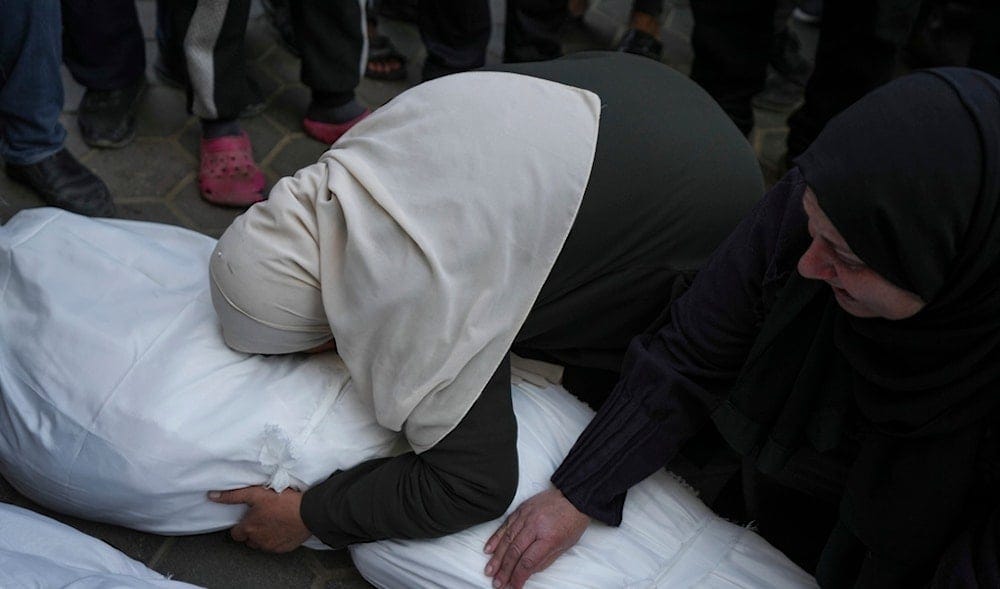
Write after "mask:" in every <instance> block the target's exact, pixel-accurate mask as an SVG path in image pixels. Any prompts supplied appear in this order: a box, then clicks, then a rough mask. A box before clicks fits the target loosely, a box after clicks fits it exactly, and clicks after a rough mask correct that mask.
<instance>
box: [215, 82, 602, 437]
mask: <svg viewBox="0 0 1000 589" xmlns="http://www.w3.org/2000/svg"><path fill="white" fill-rule="evenodd" d="M599 113H600V101H599V99H598V97H597V96H596V95H595V94H593V93H591V92H588V91H585V90H580V89H577V88H572V87H569V86H564V85H562V84H557V83H554V82H549V81H545V80H539V79H537V78H532V77H528V76H522V75H518V74H509V73H500V72H472V73H465V74H456V75H452V76H447V77H445V78H441V79H438V80H435V81H432V82H428V83H425V84H422V85H420V86H417V87H415V88H413V89H411V90H408V91H407V92H404V93H403V94H401V95H400V96H398V97H397V98H396V99H395V100H393V101H392V102H390V103H389V104H387V105H386V106H384V107H382V108H380V109H379V110H378V111H377V112H375V113H374V114H373V115H372V116H370V117H368V118H367V119H366V120H364V121H362V122H361V123H359V124H358V125H357V126H355V128H354V129H352V130H351V132H350V133H348V134H347V135H345V136H344V137H343V138H341V140H340V141H338V142H337V143H336V144H335V145H334V146H333V147H332V148H331V149H330V150H329V151H328V152H326V153H325V154H323V156H322V157H321V158H320V161H319V162H318V163H316V164H313V165H312V166H309V167H307V168H304V169H302V170H300V171H299V172H298V173H297V174H296V175H295V176H294V177H293V178H284V179H282V180H281V181H280V182H279V183H278V184H277V185H276V186H275V187H274V189H273V190H272V191H271V194H270V197H269V200H268V201H266V202H263V203H259V204H257V205H255V206H253V207H252V208H251V209H250V210H249V211H247V213H246V214H244V215H242V216H240V217H239V218H237V219H236V221H234V222H233V225H232V226H231V227H230V228H229V229H227V230H226V232H225V234H224V235H223V236H222V238H221V239H220V240H219V244H218V247H216V250H215V253H214V254H213V256H212V262H211V265H210V271H211V279H212V285H213V288H212V291H213V302H214V303H215V306H216V309H217V310H218V312H219V317H220V319H221V320H222V328H223V334H224V336H225V338H226V341H227V342H228V343H229V344H230V345H231V346H232V347H234V348H236V349H238V350H243V351H248V352H263V353H282V352H291V351H297V350H304V349H308V348H311V347H315V346H316V345H319V344H321V343H323V342H325V341H327V340H329V339H330V337H331V334H332V336H333V337H334V338H335V339H336V342H337V348H338V351H339V353H340V355H341V357H342V358H343V360H344V362H345V363H346V365H347V367H348V370H349V372H350V374H351V377H352V379H353V381H354V387H355V389H356V390H357V391H359V392H360V393H361V394H362V395H365V396H368V397H370V398H371V401H372V404H373V406H374V408H375V415H376V418H377V419H378V422H379V423H380V424H382V425H383V426H385V427H387V428H390V429H393V430H397V431H399V430H401V429H403V428H404V427H405V432H406V435H407V438H408V440H409V441H410V444H411V446H413V448H414V449H415V450H416V451H418V452H421V451H423V450H426V449H427V448H430V447H431V446H433V445H434V444H435V443H437V442H438V441H439V440H440V439H441V438H443V437H444V436H445V435H446V434H447V433H448V432H450V431H451V430H452V429H453V428H454V427H455V425H456V424H458V422H459V421H461V419H462V417H464V416H465V413H466V412H467V411H468V410H469V408H470V407H471V406H472V404H473V403H474V402H475V400H476V399H477V398H478V396H479V394H480V392H481V391H482V389H483V387H484V386H485V385H486V382H487V381H488V380H489V378H490V377H491V376H492V374H493V372H494V371H495V370H496V367H497V366H498V365H499V364H500V361H501V360H502V359H503V357H504V354H506V352H507V350H508V349H509V347H510V345H511V343H512V341H513V339H514V336H515V335H516V333H517V331H518V330H519V329H520V327H521V325H522V323H523V322H524V320H525V318H526V317H527V314H528V311H529V310H530V309H531V306H532V304H533V303H534V300H535V297H536V296H537V295H538V292H539V290H540V289H541V287H542V284H543V283H544V282H545V279H546V278H547V277H548V273H549V270H550V269H551V268H552V265H553V263H554V262H555V259H556V256H557V255H558V254H559V251H560V249H561V248H562V244H563V242H564V241H565V239H566V236H567V235H568V233H569V230H570V227H571V226H572V224H573V220H574V218H575V216H576V211H577V209H578V208H579V206H580V201H581V199H582V197H583V192H584V190H585V189H586V186H587V181H588V179H589V176H590V167H591V164H592V163H593V157H594V148H595V146H596V143H597V128H598V118H599Z"/></svg>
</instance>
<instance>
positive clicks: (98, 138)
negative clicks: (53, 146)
mask: <svg viewBox="0 0 1000 589" xmlns="http://www.w3.org/2000/svg"><path fill="white" fill-rule="evenodd" d="M145 89H146V76H145V75H142V76H139V78H138V79H136V80H135V81H134V82H132V83H131V84H129V85H128V86H125V87H124V88H117V89H115V90H91V89H89V88H88V89H87V91H86V92H84V93H83V99H81V100H80V108H79V110H78V113H77V122H78V123H79V124H80V132H81V133H82V134H83V141H84V143H86V144H87V145H89V146H91V147H125V146H126V145H128V144H129V143H131V142H132V140H133V139H135V111H136V109H137V108H138V107H139V99H140V98H141V97H142V93H143V90H145Z"/></svg>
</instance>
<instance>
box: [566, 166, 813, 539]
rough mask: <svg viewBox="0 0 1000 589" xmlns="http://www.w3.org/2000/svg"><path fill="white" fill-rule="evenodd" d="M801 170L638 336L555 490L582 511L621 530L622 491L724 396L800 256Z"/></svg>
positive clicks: (659, 462)
mask: <svg viewBox="0 0 1000 589" xmlns="http://www.w3.org/2000/svg"><path fill="white" fill-rule="evenodd" d="M804 187H805V185H804V183H803V182H802V180H801V176H800V175H799V174H797V173H796V172H795V171H793V172H792V173H790V174H789V175H788V176H786V178H785V179H784V180H783V181H782V182H780V183H779V184H778V185H776V186H775V187H774V188H773V189H772V190H771V191H770V192H769V193H768V194H767V195H766V196H765V197H764V198H763V199H762V200H761V202H760V203H759V204H758V205H757V207H756V208H755V209H754V211H753V212H752V213H751V214H750V215H749V216H748V217H747V218H745V219H744V220H743V221H742V222H741V223H740V224H739V225H738V226H737V228H736V230H735V231H734V232H733V233H732V234H731V235H730V236H729V237H728V238H727V239H726V241H724V242H723V243H722V245H721V246H720V247H719V249H717V250H716V252H715V253H714V254H713V255H712V258H711V259H710V260H709V262H708V264H707V265H706V267H705V268H704V269H703V270H702V271H701V272H699V274H698V276H697V277H696V278H695V280H694V282H693V283H692V285H691V288H690V289H689V290H688V291H687V292H686V293H685V294H684V295H683V296H681V297H680V298H679V299H677V301H676V302H674V304H673V305H672V307H671V309H670V321H669V322H668V323H667V324H666V325H665V326H664V327H662V328H661V329H660V330H659V331H657V332H656V333H652V334H647V335H643V336H640V337H637V338H635V339H634V340H633V341H632V343H631V345H630V347H629V350H628V353H627V354H626V358H625V362H624V365H623V367H622V377H621V379H620V381H619V382H618V384H617V385H616V386H615V389H614V390H613V391H612V393H611V396H610V397H609V398H608V400H607V401H606V402H605V403H604V405H603V406H602V407H601V409H600V411H599V412H598V413H597V415H596V416H595V417H594V419H593V421H591V423H590V425H588V426H587V428H586V429H585V430H584V432H583V433H582V434H581V436H580V438H579V439H578V440H577V442H576V444H575V445H574V446H573V448H572V450H570V453H569V454H568V455H567V457H566V459H565V460H564V461H563V463H562V464H561V465H560V466H559V468H558V469H557V470H556V472H555V473H554V474H553V475H552V482H553V484H555V486H556V487H557V488H559V490H560V491H562V493H563V494H564V495H565V496H566V497H567V499H569V500H570V502H572V503H573V505H574V506H576V508H577V509H579V510H580V511H582V512H584V513H586V514H588V515H590V516H591V517H593V518H595V519H598V520H600V521H603V522H605V523H607V524H611V525H618V524H619V523H620V522H621V514H622V507H623V505H624V501H625V494H626V491H627V490H628V489H629V487H631V486H632V485H634V484H636V483H638V482H639V481H641V480H643V479H644V478H646V477H647V476H649V475H650V474H652V473H653V472H654V471H656V469H658V468H660V467H662V466H664V465H665V464H666V463H667V462H669V461H670V460H671V459H672V458H673V457H674V456H675V455H676V454H677V452H678V450H679V449H680V448H681V446H682V445H683V444H684V443H685V442H686V441H687V440H689V439H690V438H691V437H692V436H694V435H695V434H696V433H697V431H698V430H699V429H700V428H701V427H702V426H703V424H705V423H706V421H707V418H708V415H709V413H710V412H711V410H712V409H713V408H714V407H715V406H716V405H717V404H718V402H719V400H720V399H721V398H722V397H723V396H724V395H726V394H727V393H728V391H729V389H730V388H731V386H732V384H733V383H734V382H735V380H736V377H737V376H738V374H739V371H740V369H741V368H742V366H743V364H744V362H745V360H746V356H747V354H748V353H749V351H750V347H751V345H752V343H753V341H754V339H755V337H756V335H757V333H758V330H759V328H760V324H761V322H762V320H763V317H764V315H765V313H766V310H767V308H768V305H769V301H771V300H773V298H774V296H776V294H775V293H776V290H777V289H778V288H780V285H781V284H783V282H784V280H785V279H786V278H787V276H788V274H789V272H790V271H791V270H792V269H793V268H794V262H795V260H796V259H797V257H798V255H799V254H800V253H801V251H802V245H803V241H802V235H803V234H804V227H805V217H804V213H803V212H802V210H801V195H802V191H803V190H804Z"/></svg>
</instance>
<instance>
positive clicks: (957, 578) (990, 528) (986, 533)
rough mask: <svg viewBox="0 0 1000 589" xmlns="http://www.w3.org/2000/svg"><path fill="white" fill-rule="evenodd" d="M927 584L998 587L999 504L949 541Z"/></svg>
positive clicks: (938, 588)
mask: <svg viewBox="0 0 1000 589" xmlns="http://www.w3.org/2000/svg"><path fill="white" fill-rule="evenodd" d="M930 587H932V588H933V589H944V588H958V587H1000V506H997V507H995V508H994V510H993V513H991V514H990V515H989V517H986V518H983V519H982V520H979V521H976V522H973V524H972V525H970V526H969V527H968V528H967V529H966V530H965V531H964V532H963V533H962V534H961V535H959V537H958V538H957V539H956V540H955V541H954V542H952V545H951V546H950V547H949V549H948V550H947V551H946V552H945V553H944V555H943V556H942V558H941V560H940V561H939V562H938V566H937V572H936V574H935V575H934V579H933V581H932V582H931V583H930Z"/></svg>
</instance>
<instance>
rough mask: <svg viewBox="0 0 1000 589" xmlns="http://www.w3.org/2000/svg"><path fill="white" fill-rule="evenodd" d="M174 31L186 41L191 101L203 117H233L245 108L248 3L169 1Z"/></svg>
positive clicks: (241, 0) (239, 0) (247, 93)
mask: <svg viewBox="0 0 1000 589" xmlns="http://www.w3.org/2000/svg"><path fill="white" fill-rule="evenodd" d="M165 1H166V2H167V6H168V11H169V13H170V21H171V30H172V32H173V33H174V34H175V35H177V38H178V39H183V45H184V57H185V61H186V63H187V70H188V76H189V78H190V82H191V84H190V89H189V91H188V92H189V94H188V101H189V104H190V107H191V109H192V111H193V112H194V114H196V115H198V116H199V117H201V118H202V119H207V120H217V119H223V120H225V119H235V118H237V117H238V116H239V114H240V111H242V110H243V107H244V106H246V100H247V96H250V95H251V93H250V89H249V88H248V87H247V72H246V57H245V55H244V48H243V40H244V37H245V36H246V29H247V18H249V16H250V0H165Z"/></svg>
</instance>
